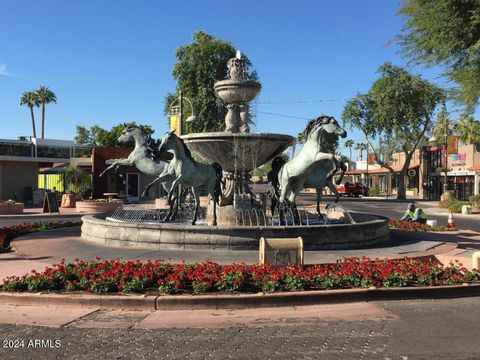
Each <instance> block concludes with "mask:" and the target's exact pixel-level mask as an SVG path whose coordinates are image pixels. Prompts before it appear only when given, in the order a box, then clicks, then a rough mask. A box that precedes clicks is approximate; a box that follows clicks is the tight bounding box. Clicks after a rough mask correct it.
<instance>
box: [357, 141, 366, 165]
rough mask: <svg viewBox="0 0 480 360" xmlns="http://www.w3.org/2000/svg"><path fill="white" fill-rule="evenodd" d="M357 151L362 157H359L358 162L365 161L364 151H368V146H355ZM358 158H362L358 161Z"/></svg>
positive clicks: (358, 144)
mask: <svg viewBox="0 0 480 360" xmlns="http://www.w3.org/2000/svg"><path fill="white" fill-rule="evenodd" d="M355 150H357V151H358V154H359V155H360V156H358V155H357V161H362V160H363V150H367V144H364V143H356V144H355ZM358 158H360V160H358Z"/></svg>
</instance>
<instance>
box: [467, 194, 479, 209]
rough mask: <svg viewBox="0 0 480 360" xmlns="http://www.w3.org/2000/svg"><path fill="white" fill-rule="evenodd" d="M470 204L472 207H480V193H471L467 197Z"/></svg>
mask: <svg viewBox="0 0 480 360" xmlns="http://www.w3.org/2000/svg"><path fill="white" fill-rule="evenodd" d="M468 200H469V201H470V205H472V206H474V207H480V194H477V195H472V196H470V197H469V198H468Z"/></svg>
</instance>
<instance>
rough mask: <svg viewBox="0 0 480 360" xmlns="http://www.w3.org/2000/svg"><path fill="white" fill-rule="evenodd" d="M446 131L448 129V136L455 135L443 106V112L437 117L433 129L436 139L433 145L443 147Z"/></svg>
mask: <svg viewBox="0 0 480 360" xmlns="http://www.w3.org/2000/svg"><path fill="white" fill-rule="evenodd" d="M445 129H447V134H446V135H447V136H450V135H453V130H452V128H451V127H450V119H449V118H448V112H447V109H446V107H445V106H443V107H442V110H441V111H440V112H439V113H438V115H437V119H436V121H435V127H434V128H433V137H434V138H435V141H434V142H433V145H437V146H441V145H444V144H445Z"/></svg>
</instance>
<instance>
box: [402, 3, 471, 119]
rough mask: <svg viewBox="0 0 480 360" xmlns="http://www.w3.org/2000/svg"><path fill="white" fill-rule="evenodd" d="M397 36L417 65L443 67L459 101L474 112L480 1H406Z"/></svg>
mask: <svg viewBox="0 0 480 360" xmlns="http://www.w3.org/2000/svg"><path fill="white" fill-rule="evenodd" d="M399 14H400V15H401V16H402V17H403V18H404V21H405V25H404V27H403V29H402V34H400V35H399V36H398V37H397V40H398V42H399V44H400V45H401V46H402V48H403V54H404V55H405V56H407V57H410V58H411V61H412V62H414V63H416V64H425V65H427V66H434V65H442V66H445V67H446V68H447V71H446V72H445V74H444V75H446V76H447V77H448V79H449V80H451V81H453V82H456V83H457V84H458V85H459V87H458V88H456V91H455V95H456V98H457V99H458V100H459V101H460V102H462V103H464V104H465V105H466V110H467V112H471V111H473V109H474V108H475V106H476V105H478V101H479V98H480V81H479V80H478V79H479V78H480V51H479V48H480V1H478V0H407V1H404V2H403V4H402V7H401V9H400V11H399Z"/></svg>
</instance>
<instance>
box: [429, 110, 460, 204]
mask: <svg viewBox="0 0 480 360" xmlns="http://www.w3.org/2000/svg"><path fill="white" fill-rule="evenodd" d="M452 124H453V125H454V126H456V125H457V122H455V121H453V122H452ZM449 125H450V123H449V121H448V118H447V117H445V119H444V122H443V132H444V140H443V143H444V145H445V153H444V164H445V169H444V181H443V194H442V200H450V199H451V198H452V193H451V191H450V190H448V130H449ZM436 141H437V138H436V137H435V135H433V136H432V137H431V138H430V139H428V142H436Z"/></svg>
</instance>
